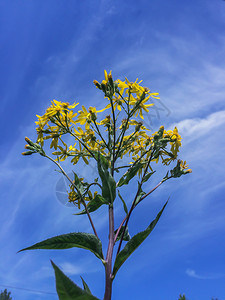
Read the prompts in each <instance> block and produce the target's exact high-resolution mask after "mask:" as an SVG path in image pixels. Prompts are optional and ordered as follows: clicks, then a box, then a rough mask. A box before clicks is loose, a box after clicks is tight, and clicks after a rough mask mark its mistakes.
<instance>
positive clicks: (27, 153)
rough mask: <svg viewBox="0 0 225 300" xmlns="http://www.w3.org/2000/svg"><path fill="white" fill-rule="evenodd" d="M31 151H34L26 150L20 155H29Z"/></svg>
mask: <svg viewBox="0 0 225 300" xmlns="http://www.w3.org/2000/svg"><path fill="white" fill-rule="evenodd" d="M33 153H34V152H33V151H27V152H22V155H31V154H33Z"/></svg>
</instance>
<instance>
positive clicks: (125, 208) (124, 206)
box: [117, 190, 128, 215]
mask: <svg viewBox="0 0 225 300" xmlns="http://www.w3.org/2000/svg"><path fill="white" fill-rule="evenodd" d="M117 191H118V195H119V197H120V199H121V201H122V202H123V209H124V211H125V213H126V215H128V209H127V205H126V202H125V201H124V200H123V197H122V196H121V194H120V191H119V190H117Z"/></svg>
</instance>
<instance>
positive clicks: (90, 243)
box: [18, 232, 104, 262]
mask: <svg viewBox="0 0 225 300" xmlns="http://www.w3.org/2000/svg"><path fill="white" fill-rule="evenodd" d="M73 247H77V248H83V249H87V250H90V251H91V252H93V253H94V254H95V255H96V256H97V257H98V258H99V259H101V260H102V262H103V261H104V258H103V254H102V243H101V241H100V240H99V239H98V238H97V237H96V236H95V235H94V234H91V233H85V232H73V233H67V234H62V235H58V236H55V237H52V238H49V239H47V240H44V241H42V242H39V243H36V244H34V245H32V246H30V247H27V248H24V249H22V250H20V251H18V252H21V251H24V250H34V249H52V250H53V249H69V248H73Z"/></svg>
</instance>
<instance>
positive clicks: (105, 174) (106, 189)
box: [98, 153, 116, 203]
mask: <svg viewBox="0 0 225 300" xmlns="http://www.w3.org/2000/svg"><path fill="white" fill-rule="evenodd" d="M104 160H105V158H104V157H103V156H102V155H101V154H100V153H99V155H98V173H99V175H100V177H101V180H102V196H103V198H104V199H105V200H107V201H108V203H113V201H114V200H115V198H116V182H115V180H114V178H113V177H112V175H111V174H110V173H109V171H108V168H107V165H106V163H105V161H104Z"/></svg>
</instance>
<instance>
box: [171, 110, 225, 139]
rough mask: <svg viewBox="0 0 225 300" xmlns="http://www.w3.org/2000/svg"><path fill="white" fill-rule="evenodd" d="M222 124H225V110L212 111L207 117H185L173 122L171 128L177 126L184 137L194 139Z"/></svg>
mask: <svg viewBox="0 0 225 300" xmlns="http://www.w3.org/2000/svg"><path fill="white" fill-rule="evenodd" d="M222 125H225V110H222V111H218V112H215V113H212V114H210V115H208V116H207V117H206V118H193V119H185V120H183V121H181V122H179V123H177V124H173V125H172V126H171V128H173V127H174V126H176V127H177V128H178V130H179V133H180V134H181V136H182V137H185V139H186V138H187V139H188V141H192V140H194V139H197V138H199V137H200V136H202V135H205V134H209V133H210V131H212V130H215V129H216V128H217V127H220V126H222Z"/></svg>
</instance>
